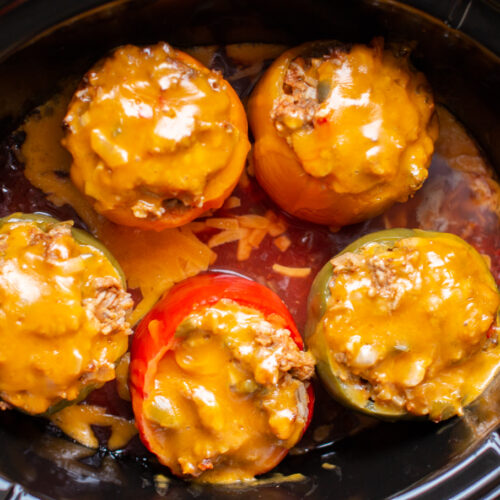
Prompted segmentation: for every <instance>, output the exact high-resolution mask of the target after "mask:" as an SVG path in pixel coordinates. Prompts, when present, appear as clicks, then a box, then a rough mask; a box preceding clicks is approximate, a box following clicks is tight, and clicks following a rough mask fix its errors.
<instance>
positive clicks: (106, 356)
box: [0, 214, 133, 414]
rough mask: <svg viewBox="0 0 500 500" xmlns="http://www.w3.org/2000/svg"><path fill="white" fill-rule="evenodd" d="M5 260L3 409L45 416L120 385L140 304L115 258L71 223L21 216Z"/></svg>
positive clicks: (0, 255) (5, 226) (0, 361)
mask: <svg viewBox="0 0 500 500" xmlns="http://www.w3.org/2000/svg"><path fill="white" fill-rule="evenodd" d="M0 260H1V266H0V297H1V303H2V307H1V310H0V397H1V399H2V405H3V406H4V407H9V406H14V407H16V408H19V409H21V410H23V411H25V412H27V413H31V414H40V413H44V412H47V410H49V411H50V410H55V409H56V408H57V407H60V406H62V404H64V403H65V402H67V401H71V400H76V399H79V398H81V397H83V396H84V395H85V394H86V393H88V392H89V391H90V390H91V389H93V388H95V387H98V386H100V385H102V384H103V383H104V382H106V381H108V380H111V379H113V378H114V377H115V366H114V364H115V362H116V361H117V360H118V359H119V358H120V356H122V355H123V354H124V353H125V352H126V350H127V347H128V335H129V334H130V333H131V330H130V327H129V324H128V323H127V320H126V318H127V315H128V313H129V312H130V310H131V309H132V305H133V304H132V299H131V298H130V296H129V294H128V293H127V292H126V291H125V287H124V282H123V279H122V275H121V271H120V270H119V268H118V267H117V265H116V263H115V262H114V261H113V260H112V258H111V257H110V255H109V253H108V252H107V251H106V250H105V249H103V248H102V246H101V245H100V244H99V243H98V242H97V241H96V240H95V239H94V238H92V237H91V236H89V235H87V234H86V233H84V232H83V231H79V230H75V229H72V228H71V223H68V222H62V223H59V222H57V221H55V220H54V219H51V218H49V217H43V216H23V215H21V214H15V215H14V216H11V217H8V218H5V219H2V220H1V226H0Z"/></svg>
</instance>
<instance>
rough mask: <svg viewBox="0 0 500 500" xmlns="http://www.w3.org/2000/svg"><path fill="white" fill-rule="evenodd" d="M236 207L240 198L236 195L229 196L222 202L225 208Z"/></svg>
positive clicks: (239, 205)
mask: <svg viewBox="0 0 500 500" xmlns="http://www.w3.org/2000/svg"><path fill="white" fill-rule="evenodd" d="M238 207H241V200H240V198H238V197H237V196H230V197H229V198H228V199H227V200H226V201H225V203H224V208H225V209H226V210H231V209H232V208H238Z"/></svg>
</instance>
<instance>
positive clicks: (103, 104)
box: [63, 43, 249, 229]
mask: <svg viewBox="0 0 500 500" xmlns="http://www.w3.org/2000/svg"><path fill="white" fill-rule="evenodd" d="M65 125H66V127H67V134H66V137H65V139H64V141H63V144H64V145H65V146H66V147H67V148H68V150H69V151H70V152H71V154H72V156H73V163H72V167H71V178H72V179H73V182H74V183H75V184H76V186H77V187H78V188H79V189H80V190H81V191H82V192H83V193H85V194H86V195H87V196H88V197H90V199H91V200H93V203H94V207H95V209H96V210H97V211H98V212H100V213H102V214H103V215H105V216H106V217H107V218H109V219H111V220H112V221H114V222H117V223H119V224H123V225H128V226H136V227H141V228H144V229H163V228H165V227H175V226H179V225H182V224H184V223H186V222H189V221H190V220H192V219H194V218H195V217H197V216H199V215H200V214H202V213H204V212H205V211H207V210H209V209H212V208H218V207H220V206H221V205H222V204H223V202H224V200H225V199H226V198H227V197H228V196H229V194H230V193H231V191H232V190H233V188H234V186H235V185H236V183H237V181H238V179H239V176H240V174H241V172H242V169H243V167H244V163H245V159H246V155H247V152H248V149H249V142H248V137H247V121H246V116H245V112H244V110H243V106H242V105H241V102H240V100H239V98H238V96H237V95H236V93H235V92H234V91H233V89H232V88H231V87H230V85H229V84H228V83H227V82H226V81H225V80H224V79H223V78H222V77H221V75H220V74H219V73H216V72H213V71H210V70H209V69H208V68H206V67H205V66H203V65H202V64H201V63H199V62H198V61H196V60H195V59H193V58H192V57H190V56H189V55H187V54H185V53H183V52H181V51H178V50H174V49H173V48H172V47H170V46H169V45H167V44H165V43H159V44H157V45H154V46H151V47H143V48H140V47H136V46H133V45H127V46H124V47H120V48H118V49H116V50H115V51H114V52H113V53H112V54H111V55H110V56H109V57H107V58H105V59H103V60H101V61H100V62H98V63H97V64H96V66H94V68H92V69H91V70H90V71H89V72H88V73H87V75H86V76H85V77H84V79H83V82H82V84H81V86H80V88H79V90H78V91H77V92H76V93H75V95H74V97H73V99H72V101H71V103H70V105H69V108H68V113H67V115H66V117H65Z"/></svg>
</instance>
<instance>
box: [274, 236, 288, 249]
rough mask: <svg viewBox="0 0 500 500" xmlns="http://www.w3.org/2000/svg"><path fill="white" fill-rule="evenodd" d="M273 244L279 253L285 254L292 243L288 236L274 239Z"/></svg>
mask: <svg viewBox="0 0 500 500" xmlns="http://www.w3.org/2000/svg"><path fill="white" fill-rule="evenodd" d="M273 243H274V244H275V245H276V247H278V249H279V251H280V252H286V251H287V250H288V248H290V245H291V244H292V241H291V240H290V238H289V237H288V236H285V235H282V236H278V238H275V239H274V240H273Z"/></svg>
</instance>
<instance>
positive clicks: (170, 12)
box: [0, 0, 500, 500]
mask: <svg viewBox="0 0 500 500" xmlns="http://www.w3.org/2000/svg"><path fill="white" fill-rule="evenodd" d="M407 3H408V4H412V5H413V6H416V7H421V8H423V9H426V10H427V11H428V12H430V13H432V14H433V15H435V16H437V17H431V16H430V15H428V14H425V13H423V12H421V11H418V10H415V9H414V8H413V7H409V6H408V5H404V4H402V3H399V2H395V1H383V0H365V1H361V0H344V1H339V0H336V1H335V0H315V1H313V0H308V1H303V0H210V1H204V0H199V1H198V0H178V1H176V0H128V1H127V0H118V1H113V2H105V1H103V0H72V1H69V0H10V1H9V0H3V1H2V0H0V137H2V136H4V135H5V134H7V133H8V132H9V131H11V130H12V129H13V128H14V127H15V126H16V124H18V123H19V121H20V120H21V118H22V117H23V116H24V114H25V113H26V112H27V111H28V110H30V109H32V108H33V107H34V106H36V105H38V104H40V103H42V102H43V101H44V100H45V99H46V98H47V97H49V96H50V95H51V94H53V93H54V91H56V90H57V88H58V85H59V84H60V82H61V80H62V79H63V78H64V77H65V76H67V75H68V74H82V73H83V72H84V71H85V70H86V69H87V68H88V67H89V66H90V65H91V64H92V63H93V62H94V61H95V60H96V59H97V58H99V57H100V56H102V55H103V54H104V53H106V51H107V50H108V49H110V48H112V47H115V46H117V45H120V44H122V43H124V42H135V43H147V42H155V41H158V40H166V41H168V42H170V43H172V44H173V45H177V46H180V47H182V46H191V45H197V44H209V43H230V42H242V41H265V42H278V43H287V44H298V43H300V42H303V41H306V40H312V39H321V38H335V39H339V40H343V41H358V42H359V41H361V42H363V41H369V40H370V39H371V38H372V37H373V36H374V35H383V36H385V37H388V38H391V39H396V40H397V39H402V40H415V41H416V42H417V45H416V47H417V48H416V51H415V53H414V62H415V64H416V65H417V66H418V67H419V69H421V70H423V71H424V72H425V73H426V74H427V76H428V78H429V80H430V82H431V84H432V86H433V87H434V89H435V93H436V96H437V100H438V101H439V102H441V103H443V104H445V105H446V106H448V107H449V108H450V109H451V110H452V111H453V112H454V114H455V115H456V116H458V118H459V119H460V120H462V121H463V122H464V123H465V124H466V125H467V127H468V129H469V130H470V131H471V132H472V134H473V135H474V136H475V138H476V139H477V140H478V142H479V144H480V145H481V147H482V148H483V149H484V151H485V154H486V156H487V157H488V158H489V159H490V160H491V162H492V163H493V165H496V166H497V167H499V166H500V140H499V137H500V102H499V101H500V100H499V89H500V59H499V58H498V55H495V52H496V53H497V54H499V53H500V37H499V35H498V34H499V33H500V5H499V3H498V2H497V1H494V0H489V1H487V0H484V1H480V0H472V1H469V2H464V1H451V0H447V1H440V2H437V1H436V2H432V1H426V0H422V1H417V0H413V1H409V2H407ZM438 18H440V19H441V20H439V19H438ZM442 21H446V23H444V22H442ZM454 28H459V29H460V30H461V31H459V30H457V29H454ZM464 32H465V33H468V35H471V36H472V37H474V38H476V39H477V40H480V41H481V42H482V44H483V45H480V44H479V43H478V42H477V41H475V40H474V39H473V38H471V37H470V36H468V35H466V34H464ZM486 46H487V47H489V48H490V49H491V50H489V49H487V48H485V47H486ZM498 385H499V384H498V383H497V387H498ZM495 389H496V388H495V387H492V388H491V390H490V393H493V394H494V391H495ZM497 394H498V393H497ZM496 399H497V401H496V405H497V406H496V410H497V411H496V412H495V411H493V412H483V410H482V408H483V406H481V404H480V403H481V402H478V403H476V408H475V409H474V410H473V411H472V412H470V415H469V418H468V419H452V420H451V421H448V422H445V423H444V424H441V425H435V424H429V423H404V422H400V423H394V424H380V425H378V426H376V427H373V428H369V429H367V430H365V431H363V432H361V433H359V434H356V435H355V436H350V437H345V436H346V435H347V434H349V433H348V432H347V431H346V432H344V437H343V439H341V440H339V441H337V442H324V443H323V444H322V445H321V446H320V447H318V448H317V449H315V450H313V451H309V452H308V451H307V450H302V451H303V452H304V453H302V454H296V455H292V456H289V457H288V458H287V459H286V460H285V462H284V463H283V464H282V465H281V466H280V467H279V468H278V472H281V473H283V474H292V473H301V474H303V475H304V476H305V479H304V480H302V481H299V482H296V483H294V482H285V483H283V484H270V485H269V484H268V485H263V486H259V487H254V488H250V487H248V488H238V489H228V488H215V487H203V488H202V487H199V486H194V485H188V484H187V483H184V482H182V481H178V480H173V481H171V482H170V483H169V484H168V485H167V483H165V482H162V481H161V480H159V479H158V476H157V474H158V473H162V472H164V470H163V469H162V468H161V467H159V466H158V465H157V464H155V463H154V462H153V461H152V460H151V459H150V458H147V457H143V458H141V457H139V458H137V457H135V458H133V457H131V456H130V455H126V454H125V455H123V456H122V455H121V454H115V455H111V454H109V453H108V452H106V451H105V450H100V451H99V452H97V453H96V454H95V455H92V456H89V451H88V450H86V449H85V448H83V447H81V446H79V445H76V444H73V443H71V442H69V441H68V440H66V439H63V438H62V437H61V436H58V435H57V434H54V433H53V432H52V431H51V430H50V429H48V428H47V425H46V423H45V422H43V421H41V420H36V419H33V418H29V417H24V416H22V415H21V414H18V413H15V412H3V414H1V415H0V447H1V449H2V452H1V453H0V474H1V477H0V497H1V498H9V499H14V498H15V499H18V498H19V499H20V498H32V497H31V495H34V496H35V497H36V498H67V499H95V500H100V499H103V500H104V499H110V498H123V499H128V498H130V499H138V498H141V499H145V500H148V499H154V498H160V497H161V496H163V495H165V496H166V497H167V498H172V499H174V498H175V499H189V498H241V499H247V498H248V499H254V498H271V499H288V498H297V499H298V498H311V499H324V498H339V499H341V498H356V499H378V498H387V497H398V498H417V497H418V498H424V499H426V498H428V499H431V498H432V499H434V498H436V499H444V498H451V497H454V498H455V496H456V495H457V498H498V497H499V496H500V486H499V485H500V436H499V434H498V432H497V430H496V429H497V427H498V423H499V422H500V417H499V414H500V411H499V408H500V402H499V401H498V395H497V396H496ZM317 411H319V412H321V411H322V410H321V408H319V409H318V410H317ZM324 462H331V463H334V464H335V468H325V467H322V464H323V463H324ZM155 478H156V479H155ZM167 486H168V487H167Z"/></svg>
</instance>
